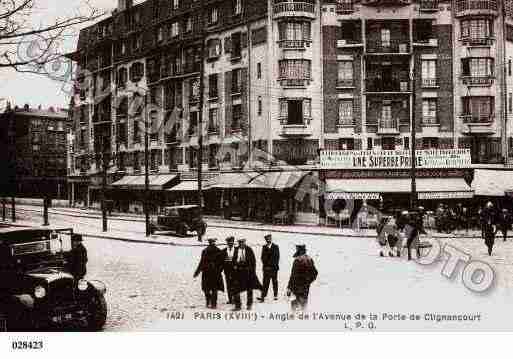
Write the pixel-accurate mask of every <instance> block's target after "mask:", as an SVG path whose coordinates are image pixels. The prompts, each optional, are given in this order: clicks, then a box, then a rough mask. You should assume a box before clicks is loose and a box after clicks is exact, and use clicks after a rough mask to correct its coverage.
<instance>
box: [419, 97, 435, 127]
mask: <svg viewBox="0 0 513 359" xmlns="http://www.w3.org/2000/svg"><path fill="white" fill-rule="evenodd" d="M422 123H423V124H428V125H433V124H437V123H438V120H437V116H436V99H424V100H423V101H422Z"/></svg>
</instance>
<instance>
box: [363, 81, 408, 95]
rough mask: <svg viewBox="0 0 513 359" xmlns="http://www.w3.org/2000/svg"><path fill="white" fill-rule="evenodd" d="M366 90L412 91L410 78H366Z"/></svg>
mask: <svg viewBox="0 0 513 359" xmlns="http://www.w3.org/2000/svg"><path fill="white" fill-rule="evenodd" d="M365 85H366V86H365V90H366V92H406V93H407V92H410V81H409V80H406V79H405V80H402V81H401V80H392V81H386V82H385V81H383V80H382V79H366V80H365Z"/></svg>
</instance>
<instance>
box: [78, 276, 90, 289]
mask: <svg viewBox="0 0 513 359" xmlns="http://www.w3.org/2000/svg"><path fill="white" fill-rule="evenodd" d="M88 286H89V284H88V283H87V281H86V280H83V279H80V280H79V281H78V284H77V288H78V290H82V291H84V290H86V289H87V287H88Z"/></svg>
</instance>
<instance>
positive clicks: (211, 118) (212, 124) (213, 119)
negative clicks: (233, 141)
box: [208, 108, 219, 133]
mask: <svg viewBox="0 0 513 359" xmlns="http://www.w3.org/2000/svg"><path fill="white" fill-rule="evenodd" d="M217 114H218V110H217V108H211V109H209V110H208V132H209V133H217V132H218V131H219V127H218V124H217V121H218V119H217Z"/></svg>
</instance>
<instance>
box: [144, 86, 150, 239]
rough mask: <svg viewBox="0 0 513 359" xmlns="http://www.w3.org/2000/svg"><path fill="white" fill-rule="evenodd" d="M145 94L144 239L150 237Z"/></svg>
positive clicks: (147, 118) (146, 101)
mask: <svg viewBox="0 0 513 359" xmlns="http://www.w3.org/2000/svg"><path fill="white" fill-rule="evenodd" d="M147 95H148V94H147V92H146V91H145V92H144V109H143V116H144V206H143V207H144V217H145V222H144V223H145V227H146V237H149V236H150V209H149V203H148V202H149V197H150V177H149V168H148V167H149V155H148V151H149V150H148V147H149V138H148V131H149V126H148V120H149V116H148V108H147V104H148V99H147V97H148V96H147Z"/></svg>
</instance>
